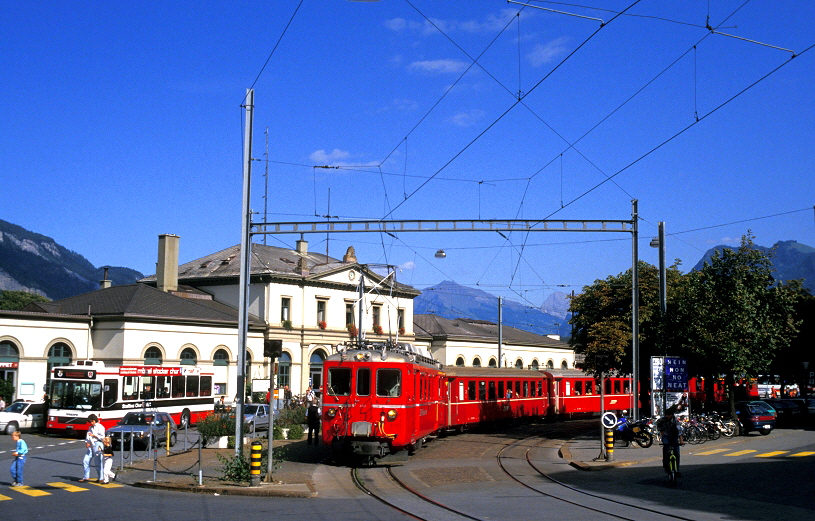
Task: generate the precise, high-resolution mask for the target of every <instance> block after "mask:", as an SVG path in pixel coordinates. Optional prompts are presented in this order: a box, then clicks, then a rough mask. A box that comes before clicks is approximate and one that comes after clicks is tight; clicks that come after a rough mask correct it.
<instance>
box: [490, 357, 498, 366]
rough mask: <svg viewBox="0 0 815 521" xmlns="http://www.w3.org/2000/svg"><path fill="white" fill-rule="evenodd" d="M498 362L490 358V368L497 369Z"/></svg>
mask: <svg viewBox="0 0 815 521" xmlns="http://www.w3.org/2000/svg"><path fill="white" fill-rule="evenodd" d="M497 366H498V362H496V361H495V358H490V367H497Z"/></svg>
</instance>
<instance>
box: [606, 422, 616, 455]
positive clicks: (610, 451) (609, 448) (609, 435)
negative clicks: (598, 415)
mask: <svg viewBox="0 0 815 521" xmlns="http://www.w3.org/2000/svg"><path fill="white" fill-rule="evenodd" d="M606 461H614V429H606Z"/></svg>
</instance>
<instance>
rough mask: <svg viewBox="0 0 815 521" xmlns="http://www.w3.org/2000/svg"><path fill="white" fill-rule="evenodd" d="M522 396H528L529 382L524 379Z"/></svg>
mask: <svg viewBox="0 0 815 521" xmlns="http://www.w3.org/2000/svg"><path fill="white" fill-rule="evenodd" d="M524 398H529V382H527V381H526V380H524Z"/></svg>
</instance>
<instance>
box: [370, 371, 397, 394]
mask: <svg viewBox="0 0 815 521" xmlns="http://www.w3.org/2000/svg"><path fill="white" fill-rule="evenodd" d="M376 395H377V396H388V397H392V398H395V397H397V396H401V395H402V371H400V370H399V369H379V370H377V371H376Z"/></svg>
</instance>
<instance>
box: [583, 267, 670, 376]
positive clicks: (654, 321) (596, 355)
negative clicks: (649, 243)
mask: <svg viewBox="0 0 815 521" xmlns="http://www.w3.org/2000/svg"><path fill="white" fill-rule="evenodd" d="M638 275H639V298H640V315H639V318H640V320H639V323H640V367H643V368H645V367H648V364H647V361H648V360H649V358H650V357H651V356H656V355H661V354H662V352H663V348H662V343H661V338H662V336H661V330H662V321H661V317H660V310H659V270H658V269H657V268H656V267H655V266H653V265H651V264H648V263H647V262H643V261H640V263H639V265H638ZM666 275H667V285H668V287H669V288H671V287H673V286H675V285H676V284H677V282H678V280H679V279H680V278H681V276H682V275H681V273H680V272H679V262H678V261H677V262H676V263H675V264H674V265H673V266H671V267H670V268H669V269H668V270H667V273H666ZM631 284H632V278H631V270H628V271H626V272H624V273H620V274H618V275H612V276H609V277H608V278H606V279H605V280H596V281H595V282H594V284H592V285H591V286H586V287H584V288H583V292H582V293H581V294H579V295H575V297H574V298H573V300H572V302H571V306H570V311H571V312H572V313H573V315H572V319H571V321H570V323H571V324H572V325H573V326H574V327H573V330H574V334H573V335H572V337H571V338H570V339H569V344H570V345H571V346H572V347H574V349H575V352H576V353H581V354H583V355H584V357H585V362H584V368H585V370H586V372H588V373H590V374H599V373H600V372H601V371H602V372H611V373H616V374H627V373H630V369H631V366H632V363H631V362H632V353H631V317H632V298H631V293H632V289H631ZM668 294H669V295H670V291H669V293H668ZM642 375H643V373H642V372H640V376H642Z"/></svg>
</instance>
